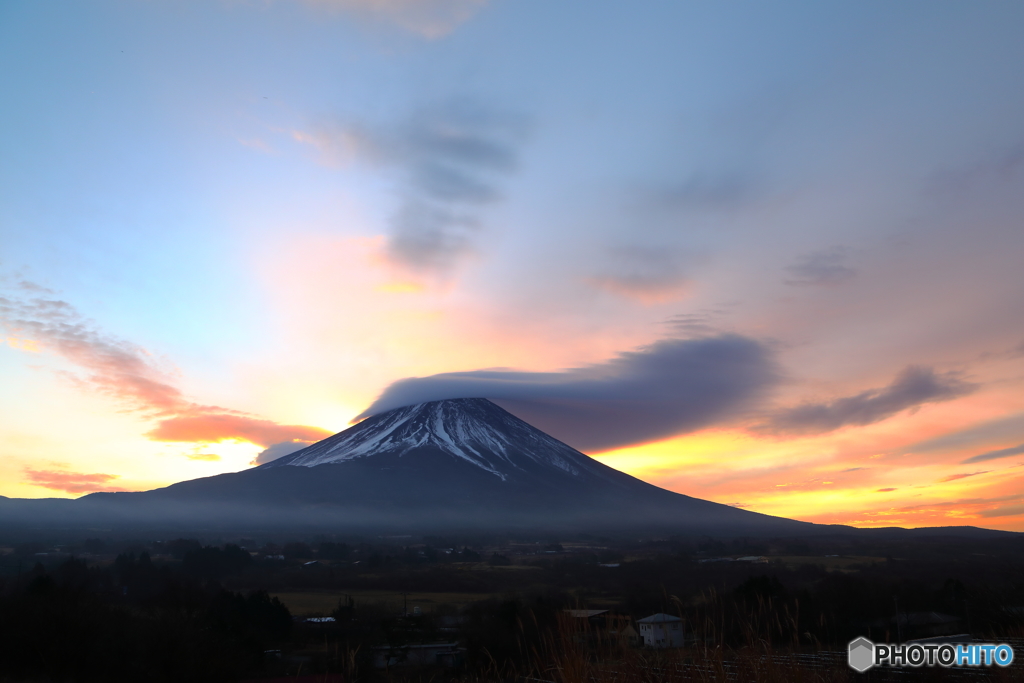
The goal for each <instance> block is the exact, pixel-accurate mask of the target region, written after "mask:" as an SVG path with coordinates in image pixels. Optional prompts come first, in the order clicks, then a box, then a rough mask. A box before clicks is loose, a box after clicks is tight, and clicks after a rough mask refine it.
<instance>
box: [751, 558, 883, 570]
mask: <svg viewBox="0 0 1024 683" xmlns="http://www.w3.org/2000/svg"><path fill="white" fill-rule="evenodd" d="M768 561H769V564H768V565H762V566H764V567H765V568H766V569H767V567H769V566H770V565H771V563H775V562H781V563H782V564H784V565H786V568H787V569H795V568H797V567H799V566H801V565H805V564H814V565H819V566H822V567H824V568H825V569H826V570H828V571H839V572H849V571H854V570H852V569H851V567H853V566H855V565H871V564H872V563H873V562H878V563H882V564H884V563H885V561H886V560H885V558H884V557H868V556H859V555H842V556H839V557H803V556H799V555H794V556H788V555H782V556H771V557H769V558H768Z"/></svg>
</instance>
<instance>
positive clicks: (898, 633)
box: [892, 595, 903, 643]
mask: <svg viewBox="0 0 1024 683" xmlns="http://www.w3.org/2000/svg"><path fill="white" fill-rule="evenodd" d="M892 601H893V603H895V605H896V640H897V641H898V642H900V643H902V642H903V634H902V633H901V632H900V601H899V600H897V599H896V596H895V595H894V596H892Z"/></svg>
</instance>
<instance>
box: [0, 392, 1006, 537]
mask: <svg viewBox="0 0 1024 683" xmlns="http://www.w3.org/2000/svg"><path fill="white" fill-rule="evenodd" d="M0 525H2V526H4V527H5V528H10V527H13V526H15V525H17V526H18V527H20V528H25V529H28V528H33V527H34V528H39V527H48V528H54V527H59V528H63V529H73V528H78V529H84V528H89V529H95V528H96V527H105V528H108V529H109V528H117V527H120V528H122V529H124V528H133V529H143V528H148V529H153V528H161V529H164V530H165V531H166V530H169V529H173V530H175V532H179V531H184V530H189V531H200V530H207V531H212V530H217V529H219V530H229V529H230V530H235V531H237V530H264V531H272V530H275V529H276V530H278V531H282V532H283V531H289V532H294V531H318V532H319V531H332V532H345V531H348V532H358V533H361V532H367V531H371V532H380V531H386V530H393V531H398V532H399V533H408V532H447V531H456V530H461V531H470V530H479V531H511V530H515V529H524V530H564V531H583V530H587V531H600V532H604V533H608V532H616V531H621V532H626V533H630V534H633V533H636V532H639V533H642V534H647V533H658V534H661V533H681V534H700V535H719V536H727V535H728V536H736V535H743V536H766V535H771V536H799V535H807V534H835V533H843V534H846V533H852V532H856V533H866V532H867V530H855V529H852V528H850V527H841V526H826V525H817V524H809V523H806V522H797V521H793V520H789V519H783V518H779V517H770V516H768V515H762V514H758V513H754V512H748V511H745V510H740V509H737V508H733V507H730V506H727V505H720V504H718V503H712V502H709V501H706V500H700V499H698V498H691V497H689V496H684V495H681V494H678V493H673V492H671V491H666V490H664V489H660V488H658V487H656V486H652V485H651V484H647V483H645V482H643V481H640V480H639V479H635V478H633V477H631V476H629V475H627V474H624V473H622V472H619V471H617V470H614V469H612V468H610V467H607V466H605V465H602V464H601V463H599V462H597V461H596V460H594V459H592V458H589V457H587V456H586V455H584V454H583V453H580V452H579V451H577V450H575V449H573V448H571V447H569V446H567V445H566V444H564V443H562V442H560V441H558V440H557V439H554V438H552V437H551V436H549V435H547V434H545V433H543V432H541V431H540V430H537V429H535V428H534V427H531V426H530V425H529V424H527V423H526V422H523V421H522V420H520V419H519V418H517V417H515V416H514V415H512V414H510V413H508V412H506V411H505V410H503V409H501V408H500V407H498V406H497V405H495V404H493V403H491V402H490V401H487V400H485V399H480V398H472V399H452V400H446V401H434V402H430V403H422V404H419V405H413V406H407V407H404V408H399V409H396V410H392V411H389V412H386V413H381V414H379V415H374V416H373V417H370V418H368V419H366V420H364V421H363V422H360V423H359V424H357V425H355V426H354V427H351V428H349V429H346V430H345V431H343V432H340V433H338V434H335V435H334V436H330V437H328V438H326V439H324V440H323V441H320V442H318V443H315V444H312V445H311V446H308V447H306V448H303V449H302V450H300V451H298V452H296V453H293V454H291V455H288V456H285V457H283V458H280V459H278V460H275V461H273V462H270V463H267V464H265V465H262V466H260V467H256V468H253V469H249V470H245V471H242V472H236V473H233V474H222V475H219V476H215V477H207V478H204V479H194V480H192V481H185V482H181V483H179V484H174V485H173V486H168V487H166V488H163V489H157V490H154V491H145V492H139V493H94V494H91V495H88V496H84V497H83V498H80V499H78V500H66V499H48V500H16V499H3V498H0ZM874 531H878V532H882V531H883V530H874ZM892 531H894V532H896V531H899V532H905V533H932V532H934V533H950V532H953V533H959V534H961V535H963V534H965V533H972V534H973V533H985V534H996V533H1002V532H991V531H986V530H982V529H973V528H972V527H966V528H963V529H961V530H959V531H957V530H954V529H945V530H943V529H935V530H914V531H907V530H892Z"/></svg>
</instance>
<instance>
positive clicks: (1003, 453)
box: [961, 443, 1024, 465]
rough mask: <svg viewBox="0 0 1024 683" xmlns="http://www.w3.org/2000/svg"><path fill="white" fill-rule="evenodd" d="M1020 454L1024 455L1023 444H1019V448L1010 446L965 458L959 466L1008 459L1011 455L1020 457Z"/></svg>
mask: <svg viewBox="0 0 1024 683" xmlns="http://www.w3.org/2000/svg"><path fill="white" fill-rule="evenodd" d="M1021 454H1024V443H1022V444H1020V445H1019V446H1011V447H1009V448H1000V449H999V450H996V451H988V452H987V453H982V454H980V455H975V456H973V457H970V458H967V459H966V460H964V461H963V462H962V463H961V464H963V465H970V464H972V463H976V462H985V461H986V460H996V459H998V458H1008V457H1010V456H1011V455H1021Z"/></svg>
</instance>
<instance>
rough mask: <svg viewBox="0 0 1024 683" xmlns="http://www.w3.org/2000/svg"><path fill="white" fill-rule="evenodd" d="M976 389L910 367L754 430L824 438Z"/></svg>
mask: <svg viewBox="0 0 1024 683" xmlns="http://www.w3.org/2000/svg"><path fill="white" fill-rule="evenodd" d="M976 388H977V387H976V385H974V384H971V383H968V382H965V381H963V380H961V379H960V378H959V377H957V376H956V375H955V374H951V373H946V374H936V373H935V371H934V370H932V369H930V368H924V367H919V366H913V365H912V366H909V367H907V368H906V369H905V370H903V372H901V373H900V374H899V375H898V376H897V377H896V378H895V379H894V380H893V381H892V383H891V384H890V385H889V386H887V387H884V388H881V389H869V390H867V391H864V392H861V393H859V394H857V395H855V396H847V397H844V398H838V399H835V400H834V401H829V402H825V403H805V404H803V405H800V406H797V407H795V408H788V409H785V410H782V411H779V412H778V413H776V414H775V415H774V416H772V417H771V418H770V419H769V421H768V422H766V423H764V424H762V425H759V426H758V427H756V428H755V430H756V431H764V432H768V433H775V434H821V433H825V432H830V431H833V430H836V429H839V428H840V427H845V426H848V425H868V424H872V423H874V422H880V421H881V420H884V419H886V418H889V417H892V416H893V415H895V414H896V413H899V412H901V411H903V410H907V409H908V408H915V407H917V406H920V405H923V404H925V403H934V402H937V401H949V400H952V399H955V398H959V397H961V396H964V395H966V394H969V393H971V392H972V391H974V390H975V389H976Z"/></svg>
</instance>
